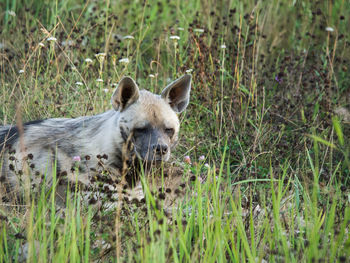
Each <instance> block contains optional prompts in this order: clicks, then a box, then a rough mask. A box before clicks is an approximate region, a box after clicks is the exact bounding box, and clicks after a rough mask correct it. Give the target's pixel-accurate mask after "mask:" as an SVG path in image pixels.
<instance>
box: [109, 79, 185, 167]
mask: <svg viewBox="0 0 350 263" xmlns="http://www.w3.org/2000/svg"><path fill="white" fill-rule="evenodd" d="M190 90H191V75H184V76H182V77H181V78H179V79H177V80H175V81H174V82H172V83H170V84H169V85H168V86H167V87H166V88H164V90H163V91H162V93H161V94H160V95H156V94H153V93H151V92H148V91H146V90H141V91H140V90H139V88H138V87H137V85H136V83H135V81H134V80H133V79H132V78H130V77H124V78H123V79H122V80H121V81H120V82H119V84H118V87H117V88H116V90H115V91H114V93H113V95H112V100H111V101H112V105H113V107H114V109H115V110H116V111H119V112H120V113H119V114H120V117H119V125H118V128H119V132H120V136H121V137H122V138H123V140H124V141H126V140H127V139H131V140H132V142H133V144H134V151H135V152H136V155H137V156H138V158H140V159H141V160H142V161H144V162H148V163H149V162H153V161H156V162H159V161H167V160H168V159H169V157H170V152H171V149H172V148H173V147H174V146H175V144H176V142H177V140H178V133H179V126H180V123H179V119H178V116H177V114H178V113H180V112H182V111H184V110H185V109H186V107H187V105H188V103H189V98H190Z"/></svg>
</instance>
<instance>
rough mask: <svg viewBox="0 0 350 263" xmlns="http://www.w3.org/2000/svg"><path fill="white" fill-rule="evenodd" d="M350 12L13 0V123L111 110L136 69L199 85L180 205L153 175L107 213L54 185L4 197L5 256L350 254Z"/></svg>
mask: <svg viewBox="0 0 350 263" xmlns="http://www.w3.org/2000/svg"><path fill="white" fill-rule="evenodd" d="M349 17H350V3H349V1H343V0H335V1H279V0H274V1H233V0H232V1H213V0H193V1H165V0H159V1H138V0H136V1H126V0H120V1H82V0H64V1H39V0H22V1H16V0H12V1H10V0H5V1H1V2H0V94H1V96H0V122H1V124H11V123H16V121H20V119H23V121H29V120H34V119H39V118H49V117H50V118H51V117H62V116H64V117H77V116H81V115H89V114H96V113H100V112H102V111H105V110H107V109H109V108H110V107H111V106H110V102H109V100H110V96H111V94H112V91H113V88H114V85H115V83H117V82H118V80H119V79H120V78H121V76H123V75H130V76H132V77H133V78H135V79H136V80H137V82H138V84H139V86H140V87H141V88H145V89H148V90H151V91H153V92H160V91H161V89H162V88H163V87H164V85H166V83H167V80H168V78H170V79H173V78H175V77H178V76H180V75H182V74H185V72H186V71H190V72H191V74H192V75H193V85H192V92H191V103H190V106H189V108H188V109H187V111H186V113H185V114H182V115H181V121H182V130H181V140H180V142H179V146H178V148H177V151H176V152H175V156H174V159H176V160H177V161H178V162H181V161H182V160H183V159H184V156H186V155H188V156H190V158H191V160H192V164H190V163H189V159H188V158H187V159H186V161H187V163H186V164H184V166H185V172H184V177H189V178H190V179H188V180H187V179H186V180H187V181H186V180H185V181H186V182H189V183H187V184H186V185H185V186H184V187H183V188H182V191H185V189H187V191H185V192H186V196H185V197H184V198H183V199H182V200H179V201H178V204H177V206H176V207H174V208H172V215H171V216H169V215H168V216H167V215H166V213H165V212H164V211H163V209H161V207H162V203H163V201H162V198H159V197H160V196H157V194H154V191H149V190H148V185H147V184H144V191H145V195H146V198H145V203H143V204H142V205H140V204H132V203H127V202H125V203H124V204H123V208H122V207H119V208H118V209H116V211H115V210H113V209H109V210H103V209H102V210H101V211H98V212H96V211H95V210H94V208H91V207H90V208H89V207H88V205H87V203H86V202H84V201H83V202H82V201H81V200H80V199H81V195H80V194H79V191H78V189H75V190H74V189H73V191H72V192H73V193H74V194H72V195H69V194H68V202H67V208H66V209H65V211H64V212H63V211H57V209H58V208H57V207H55V200H54V199H55V197H54V195H53V194H52V192H53V191H52V190H54V188H55V185H54V186H53V188H52V189H42V191H39V193H37V194H36V197H35V198H34V194H33V196H29V197H28V198H27V200H26V201H25V203H24V204H8V205H6V204H5V203H3V201H4V200H2V201H1V202H2V205H1V206H0V262H18V260H20V259H21V256H23V253H22V252H21V251H23V250H24V249H25V248H26V247H27V248H28V251H29V253H28V257H27V262H36V261H38V262H50V261H51V262H90V261H91V262H124V261H125V262H197V261H198V262H227V261H230V262H348V261H349V260H350V237H349V230H350V229H349V227H350V205H349V203H350V190H349V189H350V179H349V175H350V159H349V158H350V155H349V153H350V141H349V134H350V126H349V121H350V114H349V110H348V109H349V107H350V96H349V94H350V92H349V86H350V74H349V70H350V69H349V65H350V63H349V62H350V35H349V27H350V20H349ZM126 36H132V37H126ZM171 36H178V38H176V37H175V38H174V37H171ZM89 59H90V60H89ZM126 59H127V60H126ZM202 155H204V160H199V159H203V157H201V156H202ZM200 157H201V158H200ZM193 175H194V176H195V177H193ZM158 176H162V175H158ZM191 176H192V177H191ZM171 190H172V191H174V189H171ZM152 193H153V194H152ZM71 196H72V198H70V197H71ZM159 204H160V205H159ZM163 205H164V204H163ZM169 217H170V218H171V219H169Z"/></svg>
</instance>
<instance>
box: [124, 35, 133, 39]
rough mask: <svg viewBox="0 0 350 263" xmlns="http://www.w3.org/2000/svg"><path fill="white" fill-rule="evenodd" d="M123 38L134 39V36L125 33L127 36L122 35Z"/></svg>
mask: <svg viewBox="0 0 350 263" xmlns="http://www.w3.org/2000/svg"><path fill="white" fill-rule="evenodd" d="M123 39H134V37H133V36H131V35H127V36H124V37H123Z"/></svg>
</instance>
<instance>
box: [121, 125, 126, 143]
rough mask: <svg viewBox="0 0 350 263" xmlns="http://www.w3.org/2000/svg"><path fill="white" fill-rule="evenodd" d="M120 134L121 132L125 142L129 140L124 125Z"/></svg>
mask: <svg viewBox="0 0 350 263" xmlns="http://www.w3.org/2000/svg"><path fill="white" fill-rule="evenodd" d="M120 134H121V136H122V138H123V140H124V142H126V141H127V140H128V134H127V132H126V130H125V128H124V127H123V126H120Z"/></svg>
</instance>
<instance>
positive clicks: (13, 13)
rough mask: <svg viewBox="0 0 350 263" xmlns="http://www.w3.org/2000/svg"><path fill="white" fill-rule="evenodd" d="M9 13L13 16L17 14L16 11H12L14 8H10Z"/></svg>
mask: <svg viewBox="0 0 350 263" xmlns="http://www.w3.org/2000/svg"><path fill="white" fill-rule="evenodd" d="M8 14H9V15H10V16H13V17H15V16H16V13H15V12H14V11H12V10H9V11H8Z"/></svg>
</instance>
